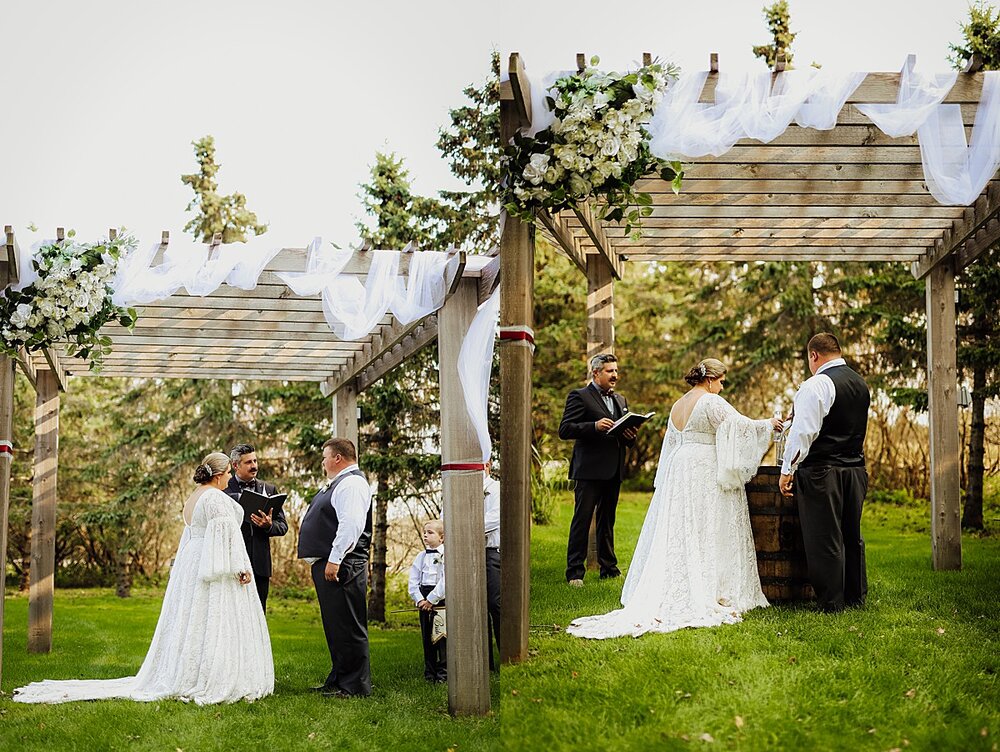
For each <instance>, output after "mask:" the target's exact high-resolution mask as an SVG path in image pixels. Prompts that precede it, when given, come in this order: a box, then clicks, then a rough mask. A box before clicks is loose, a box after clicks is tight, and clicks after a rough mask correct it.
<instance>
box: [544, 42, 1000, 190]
mask: <svg viewBox="0 0 1000 752" xmlns="http://www.w3.org/2000/svg"><path fill="white" fill-rule="evenodd" d="M567 73H568V72H566V71H559V72H557V73H552V74H549V75H548V76H544V77H535V78H532V79H531V84H532V89H531V99H532V123H531V125H530V126H529V127H528V128H526V129H524V132H525V133H526V134H527V135H534V134H535V133H537V132H538V131H539V130H542V129H543V128H547V127H548V126H549V125H551V124H552V121H553V114H552V112H551V111H550V110H549V109H548V107H547V106H545V105H544V104H543V102H544V98H545V96H547V95H548V90H549V88H550V87H551V86H552V84H553V83H554V82H555V80H556V79H557V78H558V77H560V76H563V75H567ZM865 75H866V74H865V73H862V72H844V71H835V70H832V69H828V68H824V69H821V70H815V69H813V68H805V69H802V70H792V71H784V72H782V73H779V74H778V75H777V76H774V78H773V80H774V83H773V85H772V83H771V81H772V74H771V72H770V71H769V70H767V69H766V68H764V67H756V68H755V69H754V70H752V71H750V72H749V73H738V72H730V71H722V72H720V73H719V75H718V82H717V84H716V88H715V96H714V99H713V101H711V102H700V101H699V100H700V98H701V93H702V90H703V88H704V86H705V82H706V80H707V78H708V71H694V72H691V73H686V74H684V75H682V76H680V77H679V78H678V79H677V80H676V81H674V82H673V83H671V85H670V86H669V88H668V89H667V91H666V93H665V95H664V97H663V100H662V101H661V102H660V104H659V106H658V107H657V109H656V112H654V114H653V118H652V120H651V122H650V123H649V126H648V128H647V130H648V131H649V134H650V150H651V151H652V153H653V154H654V155H655V156H657V157H660V158H661V159H681V160H684V159H697V158H699V157H705V156H708V155H712V156H716V157H718V156H722V155H723V154H725V153H726V152H727V151H729V150H730V149H732V148H733V146H734V145H735V144H736V143H737V142H738V141H740V140H741V139H745V138H752V139H756V140H758V141H762V142H764V143H769V142H771V141H773V140H774V139H775V138H777V137H778V136H780V135H781V134H782V133H783V132H784V131H785V130H786V129H787V128H788V126H789V125H790V124H791V123H792V122H795V123H797V124H798V125H799V126H801V127H804V128H814V129H818V130H828V129H830V128H833V127H835V126H836V124H837V115H838V113H839V112H840V111H841V109H842V108H843V106H844V104H845V102H847V100H848V98H849V97H850V96H851V95H852V94H853V93H854V92H855V91H856V90H857V88H858V86H860V85H861V83H862V82H863V81H864V79H865ZM983 75H984V83H983V94H982V97H981V99H980V103H979V107H978V110H977V112H976V120H975V126H974V128H973V131H972V141H971V144H970V143H968V142H967V140H966V136H965V127H964V124H963V121H962V116H961V110H960V108H959V106H958V105H950V104H949V105H945V104H942V102H943V100H944V99H945V97H946V96H947V95H948V93H949V92H950V91H951V89H952V87H953V86H954V85H955V82H956V80H957V78H958V73H957V72H954V71H950V72H946V73H937V74H924V73H918V72H917V71H915V70H914V68H913V60H912V59H907V62H906V64H905V65H904V66H903V67H902V70H901V74H900V84H899V92H898V94H897V97H896V101H895V102H894V103H891V104H870V103H859V104H857V105H855V107H856V108H857V109H858V110H859V111H860V112H861V113H863V114H864V115H866V116H867V117H868V118H869V119H870V120H871V121H872V122H873V123H874V124H875V125H876V126H877V127H878V128H879V129H881V130H882V131H883V132H884V133H885V134H886V135H888V136H891V137H893V138H897V137H904V136H911V135H913V134H914V133H916V134H918V140H919V144H920V156H921V162H922V164H923V171H924V179H925V181H926V183H927V187H928V189H929V190H930V193H931V195H933V196H934V198H935V199H936V200H937V201H938V202H939V203H941V204H945V205H958V206H969V205H971V204H972V203H973V202H974V201H975V200H976V198H977V197H978V196H979V195H980V194H981V193H982V191H983V189H984V188H985V187H986V184H987V183H988V182H989V181H990V180H991V179H992V178H993V176H994V175H995V174H996V171H997V169H998V168H1000V92H998V87H1000V83H998V78H1000V73H997V72H993V71H990V72H987V73H985V74H983ZM689 174H690V175H692V176H695V175H696V174H697V166H695V167H694V168H692V169H691V170H689Z"/></svg>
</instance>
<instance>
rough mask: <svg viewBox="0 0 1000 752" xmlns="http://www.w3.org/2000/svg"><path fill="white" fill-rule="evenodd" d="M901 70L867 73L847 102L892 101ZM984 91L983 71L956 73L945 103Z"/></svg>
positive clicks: (974, 99)
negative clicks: (960, 74)
mask: <svg viewBox="0 0 1000 752" xmlns="http://www.w3.org/2000/svg"><path fill="white" fill-rule="evenodd" d="M901 76H902V74H901V73H883V72H874V73H868V74H867V75H866V76H865V78H864V80H863V81H862V82H861V84H860V85H859V86H858V88H857V89H855V90H854V92H853V93H852V94H851V95H850V96H849V97H848V98H847V104H895V103H896V98H897V96H898V94H899V81H900V78H901ZM717 84H718V77H717V76H711V75H710V76H708V78H707V80H706V81H705V86H704V88H703V89H702V91H701V99H700V101H701V102H714V101H715V87H716V85H717ZM982 91H983V73H971V74H968V75H964V76H959V77H958V80H957V81H955V85H954V86H953V87H952V89H951V91H950V92H948V94H947V96H945V98H944V102H945V103H946V104H972V105H975V104H979V98H980V95H981V94H982Z"/></svg>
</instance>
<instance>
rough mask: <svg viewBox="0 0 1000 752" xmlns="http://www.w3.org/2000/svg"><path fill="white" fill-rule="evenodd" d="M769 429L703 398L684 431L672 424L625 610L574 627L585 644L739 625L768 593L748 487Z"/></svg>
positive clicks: (627, 586)
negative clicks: (762, 584)
mask: <svg viewBox="0 0 1000 752" xmlns="http://www.w3.org/2000/svg"><path fill="white" fill-rule="evenodd" d="M771 431H772V428H771V424H770V421H768V420H750V419H748V418H745V417H743V416H742V415H740V414H739V412H737V411H736V409H735V408H734V407H732V406H731V405H730V404H729V403H728V402H726V400H724V399H723V398H722V397H720V396H718V395H715V394H706V395H704V396H703V397H701V398H700V399H699V400H698V402H697V404H695V406H694V408H693V409H692V411H691V414H690V417H689V418H688V421H687V423H686V424H685V426H684V429H683V430H678V429H677V428H676V427H675V426H674V424H673V421H672V420H671V421H669V422H668V424H667V433H666V436H665V437H664V439H663V448H662V450H661V452H660V462H659V466H658V467H657V471H656V481H655V490H654V492H653V498H652V500H651V501H650V504H649V510H648V511H647V513H646V520H645V522H644V523H643V526H642V532H641V533H640V535H639V541H638V543H637V544H636V548H635V554H634V555H633V557H632V563H631V565H630V566H629V569H628V575H627V577H626V578H625V585H624V588H623V589H622V596H621V603H622V606H623V608H620V609H618V610H616V611H612V612H610V613H607V614H602V615H600V616H587V617H582V618H579V619H576V620H574V621H573V622H572V623H571V624H570V626H569V627H568V628H567V630H566V631H567V632H569V633H570V634H573V635H576V636H578V637H589V638H592V639H603V638H608V637H622V636H632V637H638V636H640V635H642V634H645V633H646V632H673V631H675V630H678V629H683V628H684V627H710V626H717V625H719V624H728V623H734V622H738V621H740V614H742V613H744V612H745V611H749V610H750V609H753V608H758V607H760V606H767V605H768V602H767V599H766V598H765V597H764V594H763V592H761V588H760V577H759V576H758V573H757V558H756V553H755V550H754V543H753V536H752V533H751V530H750V513H749V510H748V507H747V497H746V490H745V489H744V484H745V483H746V482H747V481H749V480H750V478H751V477H753V475H754V474H755V473H756V471H757V467H758V465H759V464H760V460H761V458H762V457H763V455H764V452H766V451H767V448H768V445H769V443H770V440H771Z"/></svg>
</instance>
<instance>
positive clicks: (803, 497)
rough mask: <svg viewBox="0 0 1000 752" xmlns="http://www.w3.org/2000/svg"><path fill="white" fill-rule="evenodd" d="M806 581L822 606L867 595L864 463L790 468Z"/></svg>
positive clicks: (832, 607)
mask: <svg viewBox="0 0 1000 752" xmlns="http://www.w3.org/2000/svg"><path fill="white" fill-rule="evenodd" d="M794 487H795V498H796V501H797V502H798V506H799V519H800V520H801V523H802V540H803V543H804V544H805V551H806V564H807V565H808V567H809V580H810V582H812V586H813V590H815V591H816V602H817V603H818V604H819V606H820V608H822V609H823V610H824V611H840V610H842V609H843V608H844V607H845V606H861V605H863V604H864V602H865V596H866V595H867V594H868V575H867V573H866V571H865V541H864V539H863V538H862V537H861V508H862V506H863V504H864V500H865V494H867V493H868V472H867V471H866V470H865V468H864V467H836V466H831V465H807V466H805V467H800V468H799V469H798V470H797V471H796V472H795V484H794Z"/></svg>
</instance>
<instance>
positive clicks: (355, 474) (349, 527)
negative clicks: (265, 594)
mask: <svg viewBox="0 0 1000 752" xmlns="http://www.w3.org/2000/svg"><path fill="white" fill-rule="evenodd" d="M323 471H324V472H325V473H326V477H327V479H329V481H330V482H329V483H328V484H327V485H326V486H325V487H324V488H323V490H321V491H320V492H319V493H318V494H316V495H315V496H314V497H313V500H312V502H310V504H309V508H308V509H307V510H306V513H305V516H304V517H303V518H302V524H301V525H300V527H299V558H300V559H305V560H306V561H307V562H309V564H310V566H311V567H312V579H313V585H314V586H315V587H316V597H317V598H318V599H319V610H320V615H321V616H322V619H323V632H324V633H325V634H326V644H327V647H328V648H329V649H330V661H331V663H332V664H333V666H332V668H331V670H330V673H329V675H328V676H327V677H326V681H324V682H323V684H321V685H320V686H318V687H315V689H316V690H318V691H321V692H323V694H324V695H325V696H327V697H354V696H367V695H370V694H371V693H372V680H371V667H370V665H369V660H368V603H367V600H366V598H367V595H368V547H369V545H370V544H371V539H372V494H371V486H369V485H368V481H367V480H366V479H365V476H364V474H363V473H362V472H361V470H359V469H358V451H357V449H356V448H355V446H354V444H353V442H351V441H350V440H348V439H339V438H336V439H329V440H327V441H326V442H324V444H323Z"/></svg>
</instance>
